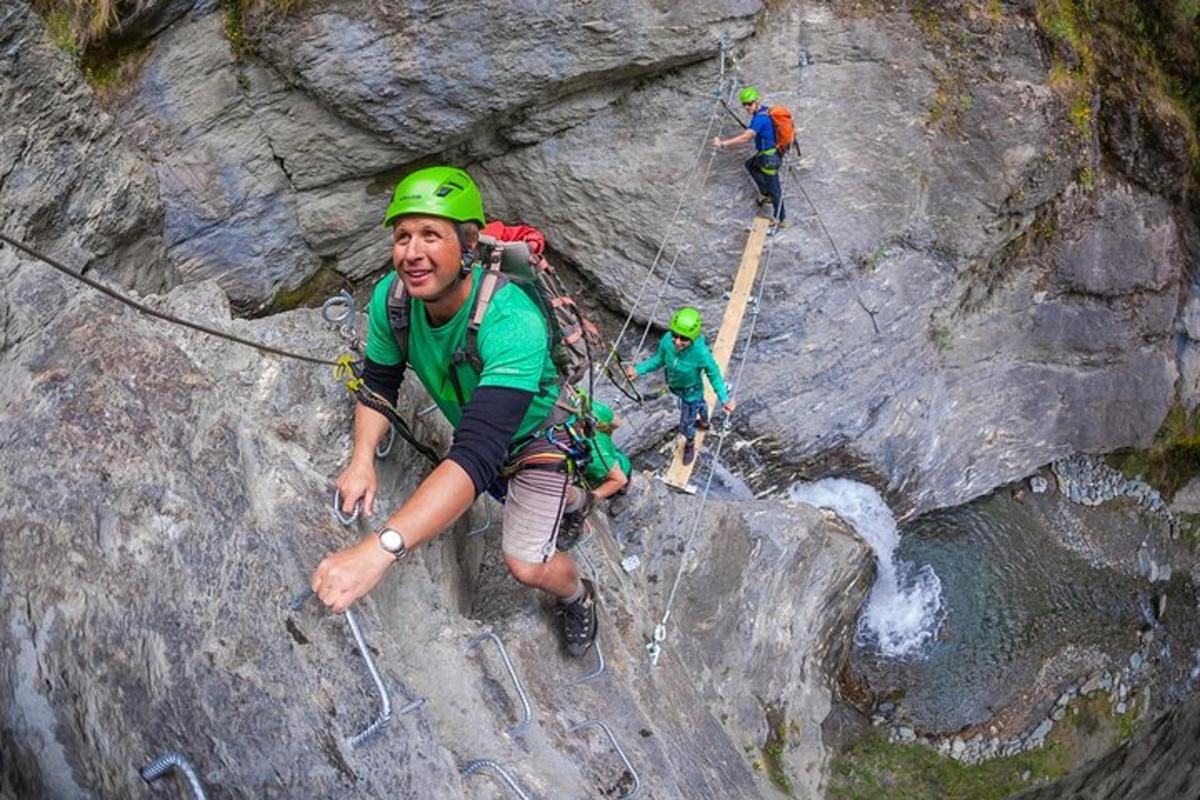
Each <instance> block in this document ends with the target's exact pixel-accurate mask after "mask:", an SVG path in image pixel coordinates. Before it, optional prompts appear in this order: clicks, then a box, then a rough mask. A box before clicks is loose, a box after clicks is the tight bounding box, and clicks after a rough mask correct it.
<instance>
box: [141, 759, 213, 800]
mask: <svg viewBox="0 0 1200 800" xmlns="http://www.w3.org/2000/svg"><path fill="white" fill-rule="evenodd" d="M173 769H177V770H179V771H180V772H181V773H183V777H184V780H186V781H187V785H188V786H189V787H190V788H191V790H192V797H193V799H194V800H208V798H207V795H205V794H204V785H203V784H201V783H200V776H199V775H197V774H196V770H195V768H193V767H192V764H191V762H190V761H188V760H187V756H185V755H184V754H183V753H178V752H173V753H163V754H162V755H161V756H159V757H158V758H156V759H154V760H153V761H151V762H150V763H149V764H147V765H146V766H144V767H142V768H141V769H139V770H138V775H140V776H141V777H142V780H144V781H145V782H146V783H153V782H154V781H156V780H158V779H159V778H161V777H162V776H164V775H166V774H167V773H168V772H170V771H171V770H173Z"/></svg>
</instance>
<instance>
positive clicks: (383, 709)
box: [291, 589, 425, 749]
mask: <svg viewBox="0 0 1200 800" xmlns="http://www.w3.org/2000/svg"><path fill="white" fill-rule="evenodd" d="M312 594H313V592H312V589H305V590H304V591H302V592H300V594H298V595H296V597H295V598H294V599H293V600H292V602H291V607H292V609H293V610H299V609H300V606H302V605H304V601H305V600H307V599H308V598H309V597H311V596H312ZM345 617H346V624H347V625H349V626H350V635H351V636H353V637H354V644H356V645H357V646H358V652H359V653H360V654H362V657H363V661H365V662H366V663H367V672H369V673H370V674H371V680H372V681H374V682H375V688H376V690H377V691H378V692H379V713H378V714H376V715H375V719H374V720H372V721H371V724H370V725H368V726H367V727H366V728H364V729H363V730H362V731H361V732H360V733H358V734H356V735H354V736H351V737H350V738H349V739H348V740H347V742H348V743H349V745H350V748H351V749H355V748H357V747H359V746H361V745H362V744H363V743H364V742H366V741H367V740H368V739H370V738H371V737H372V736H374V735H375V734H376V733H378V732H379V730H380V729H381V728H383V726H385V725H387V723H388V722H389V721H390V720H391V718H392V699H391V697H389V696H388V691H387V687H386V686H385V685H384V683H383V678H382V677H381V676H380V674H379V670H378V669H377V668H376V667H375V659H373V658H371V651H370V649H369V648H368V647H367V641H366V639H364V638H363V635H362V631H361V630H360V629H359V627H358V620H356V619H355V618H354V613H353V612H352V611H351V610H350V609H346V612H345ZM424 704H425V701H424V700H423V699H419V700H413V701H412V702H410V703H409V704H408V705H406V706H404V707H403V708H401V709H400V711H399V712H397V715H398V716H399V715H403V714H407V713H408V712H410V711H413V710H415V709H418V708H420V707H421V706H423V705H424Z"/></svg>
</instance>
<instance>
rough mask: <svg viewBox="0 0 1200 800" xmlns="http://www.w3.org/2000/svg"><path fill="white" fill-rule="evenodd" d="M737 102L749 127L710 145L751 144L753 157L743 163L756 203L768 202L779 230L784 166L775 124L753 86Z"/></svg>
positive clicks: (781, 222)
mask: <svg viewBox="0 0 1200 800" xmlns="http://www.w3.org/2000/svg"><path fill="white" fill-rule="evenodd" d="M738 99H739V100H740V101H741V103H742V107H743V108H745V109H746V111H747V112H748V113H749V114H750V124H749V125H748V126H746V130H744V131H742V132H741V133H739V134H738V135H736V136H732V137H730V138H728V139H722V138H721V137H720V136H717V137H715V138H714V139H713V145H714V146H715V147H729V146H731V145H736V144H741V143H742V142H748V141H750V140H751V139H753V140H754V155H752V156H751V157H750V158H748V159H746V171H747V172H749V173H750V178H751V179H752V180H753V181H754V185H755V186H757V187H758V194H759V203H760V204H761V203H763V202H765V201H766V199H768V198H770V200H771V208H772V211H773V217H774V219H775V229H778V228H780V227H782V226H783V221H784V216H785V215H784V210H783V187H782V186H780V184H779V168H780V166H781V165H782V164H783V158H782V157H781V156H780V155H779V152H778V151H777V150H776V148H775V123H774V122H772V121H771V113H770V111H771V110H770V108H768V107H767V106H765V105H763V103H762V98H761V96H760V95H759V93H758V90H757V89H755V88H754V87H753V86H747V87H746V88H745V89H742V91H741V94H739V95H738ZM775 229H773V230H775Z"/></svg>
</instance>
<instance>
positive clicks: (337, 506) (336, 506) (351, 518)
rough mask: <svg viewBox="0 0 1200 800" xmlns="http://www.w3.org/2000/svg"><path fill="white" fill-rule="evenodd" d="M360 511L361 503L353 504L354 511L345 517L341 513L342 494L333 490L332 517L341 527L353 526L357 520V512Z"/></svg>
mask: <svg viewBox="0 0 1200 800" xmlns="http://www.w3.org/2000/svg"><path fill="white" fill-rule="evenodd" d="M361 511H362V501H361V500H360V501H359V502H357V503H355V504H354V510H353V511H352V512H350V514H349V515H346V514H345V513H343V512H342V493H341V491H339V490H338V489H334V490H333V517H334V519H336V520H337V521H338V522H340V523H342V524H343V525H353V524H354V522H355V520H357V519H358V515H359V512H361Z"/></svg>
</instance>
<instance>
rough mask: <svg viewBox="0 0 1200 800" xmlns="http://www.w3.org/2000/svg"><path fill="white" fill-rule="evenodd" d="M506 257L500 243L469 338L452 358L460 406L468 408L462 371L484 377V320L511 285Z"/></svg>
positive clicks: (491, 260) (477, 302)
mask: <svg viewBox="0 0 1200 800" xmlns="http://www.w3.org/2000/svg"><path fill="white" fill-rule="evenodd" d="M503 254H504V246H503V245H502V244H500V243H499V242H497V243H496V244H495V245H494V246H492V247H491V250H490V253H489V254H488V263H487V266H486V267H485V268H484V271H483V276H482V277H481V278H480V279H479V289H478V291H476V292H475V303H474V304H473V305H472V306H471V316H470V318H469V319H468V320H467V338H466V341H465V342H463V344H461V345H459V347H458V348H457V349H456V350H455V351H454V354H453V355H452V356H451V357H450V385H451V386H453V387H454V396H455V397H456V398H457V399H458V404H459V405H460V406H465V405H466V404H467V399H466V393H465V392H463V388H462V382H461V381H459V379H458V368H459V367H460V366H461V365H463V364H466V365H468V366H469V367H470V368H471V369H473V370H475V374H477V375H479V374H482V373H483V357H482V356H480V355H479V329H480V328H481V327H483V318H484V317H485V316H486V315H487V311H488V307H489V306H490V305H491V303H492V298H494V297H495V296H496V293H497V292H499V291H500V290H501V289H503V288H504V287H505V286H506V285H507V284H508V281H509V278H508V276H507V275H505V274H504V273H503V272H501V271H500V259H501V258H502V257H503Z"/></svg>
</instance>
